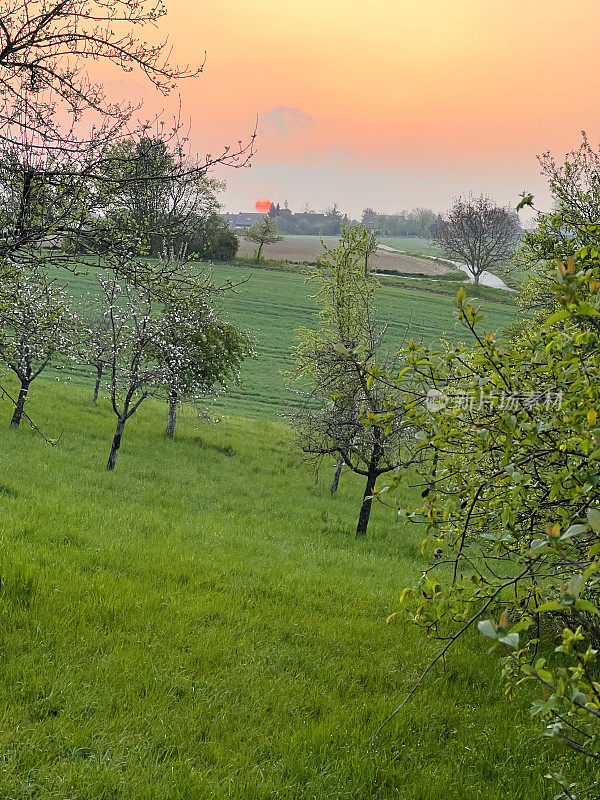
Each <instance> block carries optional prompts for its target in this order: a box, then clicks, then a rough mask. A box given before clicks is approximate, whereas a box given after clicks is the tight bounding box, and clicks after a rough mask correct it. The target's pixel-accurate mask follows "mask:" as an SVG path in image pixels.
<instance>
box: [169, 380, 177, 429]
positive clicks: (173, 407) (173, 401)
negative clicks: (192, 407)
mask: <svg viewBox="0 0 600 800" xmlns="http://www.w3.org/2000/svg"><path fill="white" fill-rule="evenodd" d="M176 422H177V392H174V391H170V392H169V412H168V414H167V436H168V437H169V438H170V439H172V438H173V437H174V436H175V423H176Z"/></svg>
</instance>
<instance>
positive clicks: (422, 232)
mask: <svg viewBox="0 0 600 800" xmlns="http://www.w3.org/2000/svg"><path fill="white" fill-rule="evenodd" d="M440 221H441V219H440V215H439V214H436V213H435V212H434V211H431V210H430V209H429V208H413V209H412V210H411V211H401V212H400V213H399V214H377V215H376V218H375V226H374V227H375V228H376V230H377V232H378V233H380V234H381V235H382V236H419V237H421V238H423V239H429V238H430V237H431V234H432V231H433V229H434V227H435V225H437V224H438V223H439V222H440Z"/></svg>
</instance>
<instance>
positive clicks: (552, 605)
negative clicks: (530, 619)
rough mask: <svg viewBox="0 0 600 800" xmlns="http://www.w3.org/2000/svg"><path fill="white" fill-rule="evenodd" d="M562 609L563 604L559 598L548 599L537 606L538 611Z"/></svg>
mask: <svg viewBox="0 0 600 800" xmlns="http://www.w3.org/2000/svg"><path fill="white" fill-rule="evenodd" d="M563 609H564V606H563V604H562V603H561V602H560V600H548V602H547V603H542V605H541V606H538V607H537V610H538V611H541V612H543V611H561V610H563Z"/></svg>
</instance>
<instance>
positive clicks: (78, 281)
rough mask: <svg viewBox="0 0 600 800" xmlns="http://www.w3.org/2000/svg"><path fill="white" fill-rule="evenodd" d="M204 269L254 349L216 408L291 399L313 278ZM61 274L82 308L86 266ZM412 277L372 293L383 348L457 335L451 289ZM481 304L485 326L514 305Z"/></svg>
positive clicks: (267, 405)
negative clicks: (224, 287) (228, 284)
mask: <svg viewBox="0 0 600 800" xmlns="http://www.w3.org/2000/svg"><path fill="white" fill-rule="evenodd" d="M212 271H213V275H214V278H215V281H216V282H221V281H225V280H226V279H228V278H230V279H231V280H233V281H234V282H236V283H238V284H239V285H238V287H237V289H236V292H235V293H231V294H229V295H228V296H227V297H226V298H225V299H224V301H223V308H224V310H225V312H226V315H227V317H228V318H229V319H230V320H231V321H233V322H235V323H237V324H239V325H240V326H241V327H243V328H244V329H245V330H247V331H248V332H249V333H250V334H251V335H252V336H253V337H254V339H255V341H256V354H257V357H256V358H255V359H251V360H248V361H246V363H245V364H244V366H243V368H242V384H241V385H240V386H238V387H233V388H232V390H231V392H230V393H229V395H228V396H226V397H224V398H222V399H221V400H219V403H218V406H217V408H218V409H219V410H221V411H228V412H234V413H238V414H243V415H257V414H258V415H268V416H277V415H278V414H282V413H283V412H285V410H286V409H289V408H290V406H293V404H294V402H295V398H294V394H293V392H290V391H289V390H288V388H287V387H288V386H289V380H288V379H286V378H285V376H284V374H283V373H285V372H290V371H291V370H292V369H293V360H292V351H293V347H294V345H295V342H296V330H297V329H298V328H299V327H302V326H307V327H308V326H313V325H316V324H317V323H318V319H317V308H316V305H315V302H314V300H312V299H311V295H312V294H313V293H314V286H313V285H311V284H307V283H306V279H305V276H304V275H302V274H295V273H293V272H278V271H276V270H268V269H250V268H248V267H243V266H240V265H232V264H225V265H216V266H214V267H213V268H212ZM69 281H70V289H71V292H72V294H73V295H74V296H75V297H76V299H77V300H78V302H82V303H83V305H84V311H85V306H87V305H88V304H89V302H90V298H91V297H92V296H93V295H95V294H96V293H97V290H98V288H97V287H98V283H97V280H96V278H95V277H94V272H93V269H90V271H89V273H88V274H84V275H80V276H77V277H74V278H71V277H69ZM418 285H419V284H418V282H417V281H415V289H407V288H398V287H393V286H384V287H382V288H381V289H380V290H379V292H378V294H377V301H376V305H377V309H378V315H379V318H380V320H381V322H382V324H386V325H387V331H386V335H385V340H384V341H385V343H386V347H387V348H388V351H390V350H395V349H399V348H401V347H402V346H403V345H404V344H405V343H406V341H407V340H408V339H410V338H412V339H414V340H415V341H417V342H425V343H430V342H433V341H438V340H439V339H440V337H442V336H446V337H447V338H449V339H451V340H460V339H461V338H465V335H464V332H463V329H462V328H461V327H460V326H458V325H457V323H456V319H455V305H454V296H453V294H450V293H449V294H438V293H436V292H434V291H430V290H420V289H419V288H418ZM509 299H510V298H509ZM481 305H482V308H483V310H484V312H485V315H486V317H485V326H486V330H493V331H494V332H496V333H497V332H498V331H500V330H502V329H503V328H504V327H506V326H507V325H508V324H509V323H510V322H511V321H512V319H513V318H514V316H515V314H516V313H517V308H516V307H515V306H514V305H511V304H510V303H500V302H491V301H482V302H481ZM74 380H77V381H80V382H81V381H86V382H89V381H90V380H91V379H90V378H89V373H88V372H87V371H86V370H85V369H84V368H76V369H75V370H74Z"/></svg>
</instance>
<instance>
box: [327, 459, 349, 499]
mask: <svg viewBox="0 0 600 800" xmlns="http://www.w3.org/2000/svg"><path fill="white" fill-rule="evenodd" d="M345 463H346V462H345V461H344V459H343V458H340V460H339V461H338V462H337V464H336V465H335V475H334V476H333V482H332V484H331V489H330V490H329V491H330V492H331V494H332V495H334V494H335V493H336V492H337V489H338V486H339V483H340V475H341V474H342V469H343V468H344V464H345Z"/></svg>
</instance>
